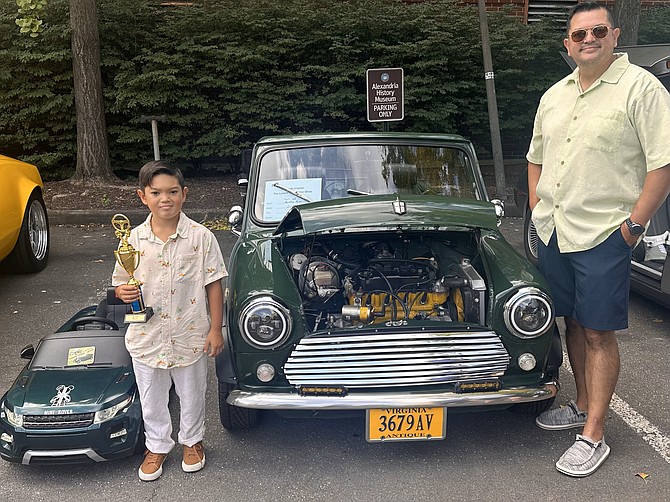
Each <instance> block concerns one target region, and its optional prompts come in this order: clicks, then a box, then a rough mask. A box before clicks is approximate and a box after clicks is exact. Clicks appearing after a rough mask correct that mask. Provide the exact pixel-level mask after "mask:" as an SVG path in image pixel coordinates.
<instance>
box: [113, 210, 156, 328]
mask: <svg viewBox="0 0 670 502" xmlns="http://www.w3.org/2000/svg"><path fill="white" fill-rule="evenodd" d="M112 226H113V227H114V235H116V237H117V238H118V239H119V240H120V241H121V243H120V244H119V248H118V249H116V250H115V251H114V256H115V257H116V261H117V262H118V263H119V265H121V266H122V267H123V269H124V270H125V271H126V272H128V275H129V276H130V280H129V281H128V284H130V285H132V286H137V289H138V290H139V291H140V297H139V298H138V299H137V300H135V301H134V302H132V303H131V304H130V310H131V311H130V312H128V313H127V314H126V315H125V317H124V322H126V323H130V322H147V321H148V320H149V319H150V318H151V316H152V315H153V314H154V311H153V309H152V308H151V307H147V306H146V305H145V304H144V298H143V297H142V288H141V286H140V281H138V280H137V279H135V277H134V275H133V274H134V273H135V270H137V267H138V266H139V264H140V252H139V251H138V250H137V249H135V248H134V247H133V246H132V245H131V244H130V243H129V242H128V237H129V236H130V220H129V219H128V217H127V216H126V215H124V214H115V215H114V216H113V217H112Z"/></svg>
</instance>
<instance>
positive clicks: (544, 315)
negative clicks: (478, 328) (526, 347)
mask: <svg viewBox="0 0 670 502" xmlns="http://www.w3.org/2000/svg"><path fill="white" fill-rule="evenodd" d="M504 317H505V324H506V325H507V328H508V329H509V330H510V331H511V332H512V334H514V335H516V336H518V337H519V338H535V337H538V336H541V335H543V334H545V333H546V332H547V331H548V330H549V328H551V325H552V323H553V321H554V309H553V306H552V303H551V300H550V299H549V297H548V296H547V295H546V294H544V293H543V292H542V291H540V290H539V289H536V288H523V289H520V290H519V291H517V292H516V293H515V294H514V296H512V298H510V299H509V300H508V301H507V303H506V304H505V313H504Z"/></svg>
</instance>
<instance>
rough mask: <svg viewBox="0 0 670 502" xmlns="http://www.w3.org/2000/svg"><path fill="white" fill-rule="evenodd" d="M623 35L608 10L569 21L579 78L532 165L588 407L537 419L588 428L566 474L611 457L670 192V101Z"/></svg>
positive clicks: (560, 94)
mask: <svg viewBox="0 0 670 502" xmlns="http://www.w3.org/2000/svg"><path fill="white" fill-rule="evenodd" d="M618 37H619V28H615V27H614V22H613V18H612V15H611V13H610V12H609V10H608V9H607V8H606V7H604V6H602V5H600V4H598V3H596V2H585V3H580V4H577V5H576V6H574V7H573V8H572V9H571V10H570V13H569V17H568V23H567V37H566V38H565V40H564V41H563V43H564V45H565V48H566V49H567V51H568V54H569V55H570V56H571V57H572V59H573V60H574V61H575V63H577V68H576V69H575V71H574V72H573V73H572V74H571V75H569V76H567V77H566V78H564V79H563V80H561V81H559V82H558V83H556V84H555V85H553V86H552V87H551V88H550V89H549V90H548V91H547V92H546V93H545V95H544V96H543V97H542V99H541V101H540V104H539V107H538V111H537V115H536V117H535V125H534V130H533V138H532V141H531V145H530V149H529V152H528V155H527V157H526V158H527V160H528V185H529V198H530V207H531V209H532V211H533V222H534V223H535V227H536V229H537V233H538V236H539V237H540V240H541V242H540V246H539V250H538V254H539V264H540V269H541V271H542V272H543V274H544V275H545V276H546V278H547V280H548V282H549V284H550V286H551V289H552V294H553V297H554V304H555V307H556V315H557V316H563V317H565V325H566V345H567V350H568V355H569V359H570V363H571V365H572V369H573V372H574V378H575V384H576V387H577V397H576V400H575V401H571V402H570V403H569V405H568V406H565V407H562V408H558V409H553V410H549V411H547V412H545V413H543V414H542V415H540V416H539V417H538V418H537V421H536V422H537V424H538V426H540V427H542V428H543V429H549V430H562V429H568V428H572V427H582V426H583V427H584V428H583V431H582V434H578V435H577V439H576V441H575V443H574V444H573V445H572V446H571V447H570V448H569V449H568V450H567V451H566V452H565V453H564V454H563V456H561V458H560V459H559V460H558V462H557V463H556V468H557V469H558V470H559V471H560V472H562V473H564V474H567V475H569V476H576V477H583V476H588V475H590V474H592V473H593V472H595V470H596V469H598V467H600V465H602V463H603V462H604V461H605V459H606V458H607V456H608V455H609V452H610V448H609V446H608V445H607V444H606V443H605V437H604V427H605V419H606V417H607V411H608V408H609V402H610V400H611V398H612V394H613V393H614V388H615V386H616V382H617V379H618V376H619V348H618V345H617V340H616V336H615V331H616V330H621V329H625V328H627V327H628V291H629V281H630V259H631V253H632V247H633V246H634V245H635V244H636V242H638V241H639V239H640V238H641V235H642V233H643V232H644V229H645V227H646V225H647V224H648V222H649V219H650V218H651V217H652V215H653V214H654V213H655V212H656V210H657V209H658V207H659V206H660V204H661V203H662V202H663V201H664V200H665V198H666V197H667V196H668V193H669V192H670V95H669V94H668V92H667V90H665V88H664V87H663V86H662V85H661V84H660V82H658V80H657V79H656V78H655V77H653V76H652V75H651V74H649V73H648V72H646V71H645V70H642V69H641V68H639V67H637V66H635V65H631V64H630V63H629V61H628V57H627V55H625V54H615V53H614V48H615V47H616V45H617V39H618Z"/></svg>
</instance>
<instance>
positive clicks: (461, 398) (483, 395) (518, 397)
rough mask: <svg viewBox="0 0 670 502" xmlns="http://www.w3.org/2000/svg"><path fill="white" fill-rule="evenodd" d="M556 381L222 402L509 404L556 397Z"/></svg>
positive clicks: (241, 397) (240, 395) (314, 406)
mask: <svg viewBox="0 0 670 502" xmlns="http://www.w3.org/2000/svg"><path fill="white" fill-rule="evenodd" d="M558 389H559V386H558V381H552V382H548V383H545V384H542V385H539V386H530V387H515V388H508V389H501V390H498V391H492V392H472V393H456V392H425V391H424V392H394V393H387V394H385V393H378V392H377V393H373V392H362V393H359V392H356V393H353V392H352V393H351V394H348V395H346V396H342V397H339V396H301V395H299V394H297V393H278V392H247V391H243V390H234V391H232V392H231V393H230V394H229V395H228V398H227V399H226V402H227V403H228V404H230V405H233V406H238V407H240V408H256V409H265V410H366V409H370V408H406V407H416V406H422V407H448V408H457V407H464V406H496V405H503V406H504V405H512V404H518V403H530V402H534V401H543V400H545V399H551V398H553V397H556V394H557V393H558Z"/></svg>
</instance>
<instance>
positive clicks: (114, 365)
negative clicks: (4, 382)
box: [0, 294, 144, 464]
mask: <svg viewBox="0 0 670 502" xmlns="http://www.w3.org/2000/svg"><path fill="white" fill-rule="evenodd" d="M109 296H110V295H109V294H108V297H109ZM112 297H113V295H112ZM111 303H113V302H111ZM126 309H127V307H126V306H125V305H114V304H108V302H107V300H103V301H102V302H100V305H98V306H97V307H96V306H92V307H88V308H86V309H83V310H81V311H80V312H78V313H77V314H76V315H75V316H73V317H72V318H71V319H70V320H69V321H67V322H66V323H65V324H64V325H63V326H61V327H60V328H59V329H58V330H57V331H56V332H55V333H52V334H49V335H47V336H45V337H44V338H42V339H41V340H40V341H39V343H38V344H37V346H36V347H33V346H32V345H28V346H27V347H25V348H24V349H23V350H22V351H21V357H22V358H24V359H28V363H27V364H26V366H25V367H24V368H23V369H22V370H21V372H20V373H19V375H18V377H17V378H16V380H15V381H14V383H13V384H12V387H11V388H10V389H9V390H8V391H7V392H6V393H5V395H4V396H2V399H1V400H0V456H2V458H3V459H5V460H8V461H11V462H20V463H22V464H53V463H79V462H89V461H95V462H101V461H105V460H111V459H115V458H120V457H125V456H128V455H132V454H133V453H135V452H136V451H140V450H142V449H143V447H144V433H143V428H142V410H141V407H140V401H139V394H138V391H137V385H136V384H135V376H134V373H133V367H132V362H131V359H130V355H129V354H128V351H127V350H126V347H125V344H124V331H125V326H123V325H121V326H120V324H121V323H122V322H123V315H124V314H125V312H126Z"/></svg>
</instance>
